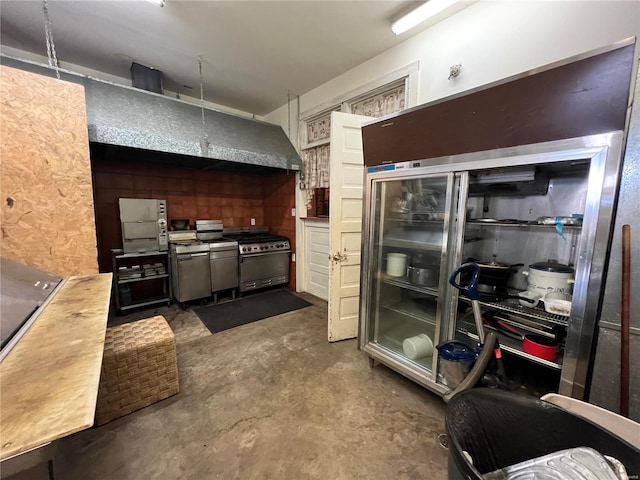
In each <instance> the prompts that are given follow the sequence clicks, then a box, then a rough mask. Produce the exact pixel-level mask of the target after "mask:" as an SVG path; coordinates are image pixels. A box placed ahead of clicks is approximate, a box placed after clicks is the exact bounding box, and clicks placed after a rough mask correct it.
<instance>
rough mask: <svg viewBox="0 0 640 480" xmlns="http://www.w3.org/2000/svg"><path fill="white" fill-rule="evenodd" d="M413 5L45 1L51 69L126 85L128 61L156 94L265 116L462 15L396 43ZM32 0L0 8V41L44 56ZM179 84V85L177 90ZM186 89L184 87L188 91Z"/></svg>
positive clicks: (6, 1)
mask: <svg viewBox="0 0 640 480" xmlns="http://www.w3.org/2000/svg"><path fill="white" fill-rule="evenodd" d="M420 3H421V2H415V1H402V0H384V1H353V0H352V1H326V0H325V1H269V0H262V1H241V0H234V1H178V0H167V1H166V4H165V6H164V7H163V8H160V7H157V6H155V5H153V4H151V3H148V2H146V1H88V0H83V1H67V0H49V2H48V10H49V16H50V20H51V26H52V34H53V41H54V44H55V49H56V52H57V58H58V61H59V62H60V66H61V67H62V68H65V64H75V65H81V66H84V67H87V68H90V69H93V70H98V71H101V72H105V73H108V74H111V75H117V76H120V77H124V78H130V72H129V69H130V67H131V63H132V62H137V63H140V64H142V65H146V66H149V67H153V68H156V69H158V70H161V71H162V72H163V78H164V88H165V89H166V90H169V91H174V92H178V93H180V94H182V95H188V96H192V97H196V98H199V97H200V75H199V67H198V57H199V56H201V57H202V62H203V79H204V81H203V85H204V97H205V99H206V100H208V101H211V102H214V103H217V104H220V105H225V106H228V107H232V108H235V109H239V110H242V111H245V112H250V113H253V114H256V115H265V114H267V113H269V112H271V111H273V110H275V109H276V108H278V107H279V106H281V105H284V104H285V103H286V101H287V92H290V95H291V97H292V98H293V97H295V96H296V95H301V94H304V93H306V92H308V91H309V90H312V89H313V88H315V87H317V86H319V85H321V84H323V83H325V82H326V81H328V80H330V79H332V78H334V77H336V76H338V75H340V74H341V73H344V72H346V71H348V70H350V69H351V68H353V67H355V66H356V65H359V64H361V63H363V62H364V61H366V60H368V59H370V58H372V57H374V56H376V55H378V54H379V53H381V52H383V51H385V50H388V49H389V48H391V47H393V46H394V45H396V44H398V43H400V42H402V41H405V40H406V39H408V38H410V37H411V36H413V35H415V34H416V33H419V32H420V31H423V30H425V29H426V28H428V27H429V26H431V25H433V24H434V23H436V22H437V21H440V20H442V19H443V18H446V17H447V16H450V15H452V14H453V13H455V12H456V11H459V10H461V9H462V8H465V7H466V6H467V5H468V4H465V3H460V4H456V5H454V6H453V7H450V9H448V10H447V11H445V12H443V13H442V14H440V15H439V16H437V17H435V18H434V19H432V21H430V22H427V23H425V24H423V25H421V26H420V27H416V28H414V29H413V30H411V31H410V32H407V33H405V34H403V35H400V36H396V35H394V34H393V33H392V32H391V28H390V26H391V22H392V21H393V20H395V19H396V18H398V17H399V16H400V15H402V14H403V13H405V12H406V11H409V10H411V9H413V8H415V6H417V5H418V4H420ZM44 25H45V21H44V13H43V2H42V1H30V0H20V1H12V0H2V1H1V2H0V34H1V35H0V43H1V44H2V46H9V47H13V48H17V49H20V50H25V51H28V52H32V53H36V54H40V55H43V56H46V54H47V53H46V43H45V27H44ZM185 86H187V87H185ZM188 87H191V88H188Z"/></svg>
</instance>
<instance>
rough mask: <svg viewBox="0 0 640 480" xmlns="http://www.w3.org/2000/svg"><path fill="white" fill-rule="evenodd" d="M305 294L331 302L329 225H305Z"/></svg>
mask: <svg viewBox="0 0 640 480" xmlns="http://www.w3.org/2000/svg"><path fill="white" fill-rule="evenodd" d="M304 228H305V232H304V238H305V251H306V252H307V268H306V272H305V277H306V285H305V289H304V290H305V292H309V293H310V294H312V295H315V296H316V297H318V298H321V299H323V300H327V301H328V300H329V261H328V260H327V256H328V255H329V225H322V226H318V225H313V226H312V225H305V227H304Z"/></svg>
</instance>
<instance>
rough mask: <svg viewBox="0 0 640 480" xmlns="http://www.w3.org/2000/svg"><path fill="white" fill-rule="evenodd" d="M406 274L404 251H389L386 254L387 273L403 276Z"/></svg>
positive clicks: (393, 275)
mask: <svg viewBox="0 0 640 480" xmlns="http://www.w3.org/2000/svg"><path fill="white" fill-rule="evenodd" d="M406 274H407V256H406V255H405V254H404V253H389V254H388V255H387V275H390V276H392V277H404V276H405V275H406Z"/></svg>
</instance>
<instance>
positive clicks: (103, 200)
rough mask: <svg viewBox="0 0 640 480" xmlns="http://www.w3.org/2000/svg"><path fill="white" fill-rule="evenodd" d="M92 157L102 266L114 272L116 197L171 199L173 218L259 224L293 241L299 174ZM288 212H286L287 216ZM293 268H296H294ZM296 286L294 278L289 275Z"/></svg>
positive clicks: (117, 222)
mask: <svg viewBox="0 0 640 480" xmlns="http://www.w3.org/2000/svg"><path fill="white" fill-rule="evenodd" d="M98 155H99V154H97V153H94V157H93V158H92V168H93V183H94V195H95V206H96V207H95V210H96V229H97V237H98V252H99V261H100V271H103V272H107V271H111V253H110V250H111V249H112V248H122V236H121V235H122V234H121V230H120V213H119V210H118V198H156V199H165V200H167V213H168V217H169V220H171V219H181V218H188V219H189V220H190V222H191V227H192V228H194V225H195V221H196V220H205V219H221V220H222V222H223V224H224V226H225V227H248V226H250V225H251V218H255V219H256V225H264V226H267V227H269V228H270V231H271V232H272V233H277V234H280V235H286V236H288V237H290V238H291V242H292V243H293V244H295V218H294V217H291V208H293V207H295V175H294V174H293V173H290V174H288V175H287V173H286V172H285V173H276V174H272V175H264V176H253V175H243V174H231V173H221V172H212V171H208V172H207V171H202V170H195V169H189V168H180V167H173V166H157V165H150V164H143V163H140V164H133V163H131V162H130V161H119V160H117V159H113V158H109V159H106V158H102V157H100V156H98ZM287 214H288V216H287ZM292 270H293V271H294V272H295V269H293V268H292ZM291 278H292V280H291V282H290V286H291V288H295V277H294V276H292V277H291Z"/></svg>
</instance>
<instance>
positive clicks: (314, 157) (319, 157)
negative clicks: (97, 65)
mask: <svg viewBox="0 0 640 480" xmlns="http://www.w3.org/2000/svg"><path fill="white" fill-rule="evenodd" d="M329 148H330V147H329V145H321V146H319V147H314V148H309V149H307V150H304V151H303V152H302V157H303V161H304V178H305V180H306V187H307V188H306V190H305V192H306V204H307V208H310V207H311V201H312V200H313V194H314V192H315V189H316V188H329Z"/></svg>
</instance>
